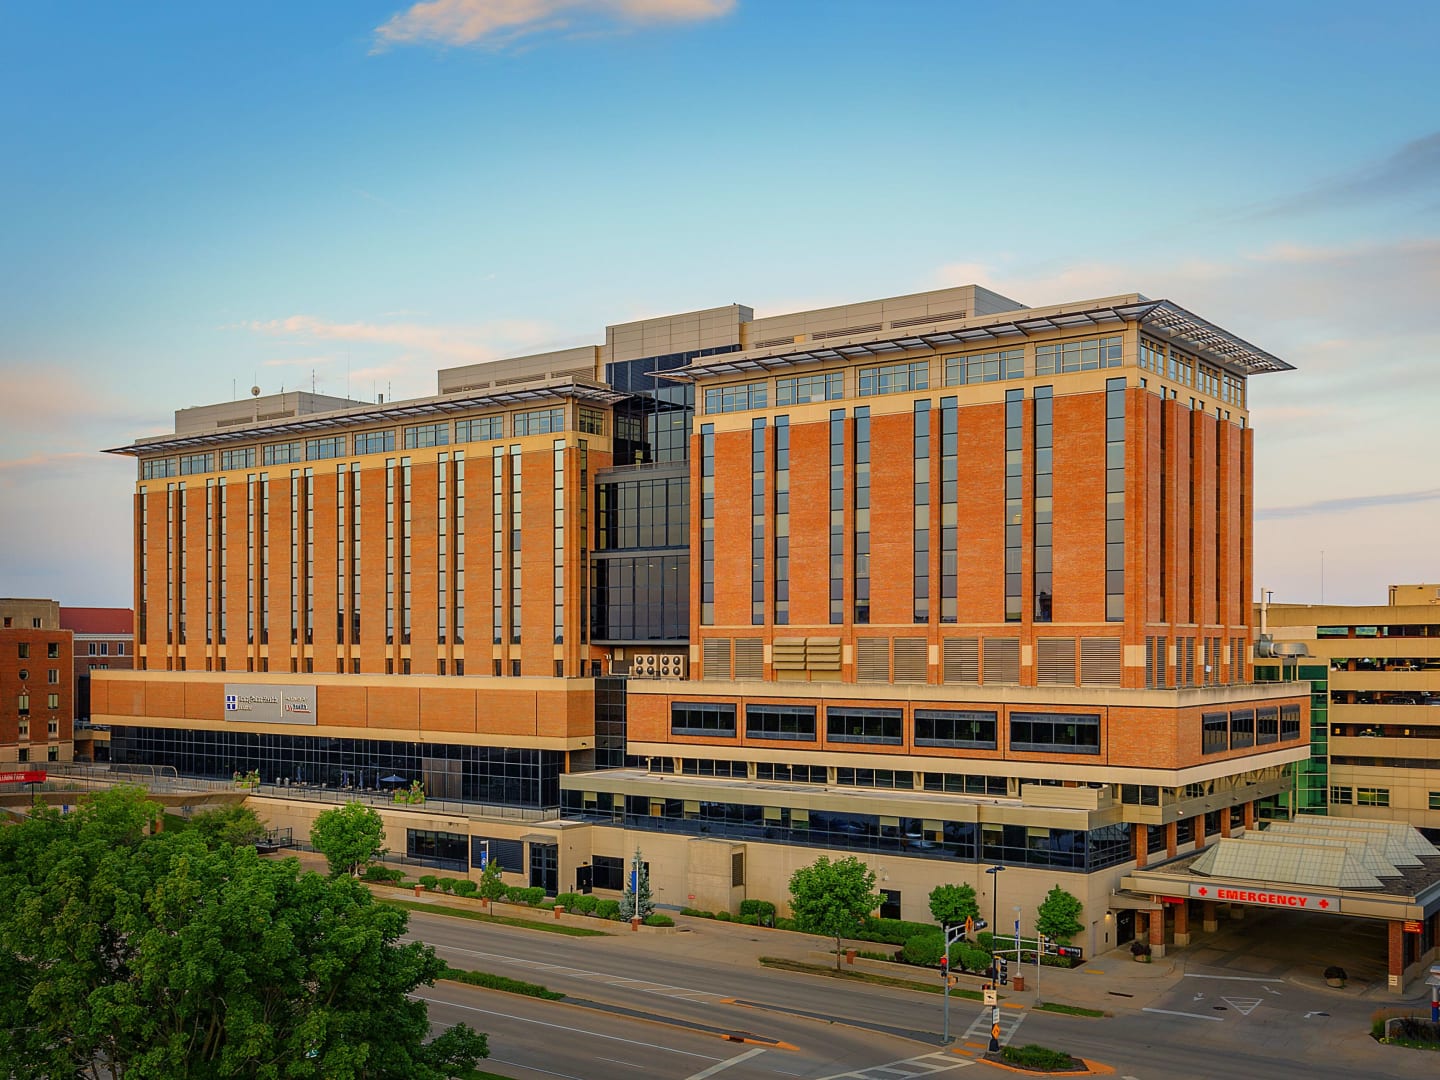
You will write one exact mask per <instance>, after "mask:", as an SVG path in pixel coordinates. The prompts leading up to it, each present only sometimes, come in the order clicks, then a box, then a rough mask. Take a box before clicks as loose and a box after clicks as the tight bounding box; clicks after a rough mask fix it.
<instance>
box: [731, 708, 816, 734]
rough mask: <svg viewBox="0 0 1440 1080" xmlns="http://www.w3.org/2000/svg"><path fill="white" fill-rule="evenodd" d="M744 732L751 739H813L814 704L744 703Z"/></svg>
mask: <svg viewBox="0 0 1440 1080" xmlns="http://www.w3.org/2000/svg"><path fill="white" fill-rule="evenodd" d="M745 734H746V736H747V737H749V738H752V739H786V740H791V741H795V742H814V741H815V706H813V705H746V706H745Z"/></svg>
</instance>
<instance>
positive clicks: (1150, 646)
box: [1145, 634, 1155, 687]
mask: <svg viewBox="0 0 1440 1080" xmlns="http://www.w3.org/2000/svg"><path fill="white" fill-rule="evenodd" d="M1145 685H1146V686H1147V687H1149V686H1154V685H1155V635H1154V634H1151V635H1150V636H1149V637H1147V638H1146V639H1145Z"/></svg>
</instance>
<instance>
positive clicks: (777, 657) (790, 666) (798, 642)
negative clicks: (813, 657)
mask: <svg viewBox="0 0 1440 1080" xmlns="http://www.w3.org/2000/svg"><path fill="white" fill-rule="evenodd" d="M770 663H771V664H772V665H773V666H774V668H775V670H776V671H803V670H805V639H804V638H793V637H792V638H776V639H775V640H774V641H772V642H771V643H770Z"/></svg>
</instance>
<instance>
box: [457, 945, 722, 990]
mask: <svg viewBox="0 0 1440 1080" xmlns="http://www.w3.org/2000/svg"><path fill="white" fill-rule="evenodd" d="M435 948H436V949H437V950H442V951H443V950H448V951H450V952H455V953H463V954H464V955H466V956H473V957H475V958H476V959H477V960H492V961H497V962H499V963H502V964H513V965H514V966H516V967H521V968H527V969H529V970H532V971H547V972H551V973H553V974H556V975H565V976H568V977H570V978H574V979H585V980H588V981H599V982H604V983H605V984H606V985H607V986H624V987H629V988H630V989H633V990H638V991H639V992H641V993H642V994H655V995H657V996H659V997H683V998H685V999H686V1000H690V1001H697V1000H714V1001H720V1000H722V997H721V995H720V994H717V993H715V992H714V991H713V990H702V989H700V988H698V987H693V986H672V985H670V984H669V983H661V982H655V981H654V980H652V979H632V978H628V977H626V976H624V975H617V974H615V973H614V972H610V971H591V970H589V969H587V968H577V967H569V966H567V965H565V964H552V963H549V962H547V961H544V960H527V959H525V958H524V957H520V956H507V955H505V954H504V953H492V952H481V951H479V950H477V949H467V948H465V947H464V946H462V945H437V946H435Z"/></svg>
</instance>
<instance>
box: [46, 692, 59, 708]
mask: <svg viewBox="0 0 1440 1080" xmlns="http://www.w3.org/2000/svg"><path fill="white" fill-rule="evenodd" d="M45 707H46V708H47V709H58V708H59V707H60V695H59V694H46V695H45Z"/></svg>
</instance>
